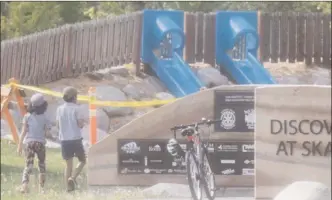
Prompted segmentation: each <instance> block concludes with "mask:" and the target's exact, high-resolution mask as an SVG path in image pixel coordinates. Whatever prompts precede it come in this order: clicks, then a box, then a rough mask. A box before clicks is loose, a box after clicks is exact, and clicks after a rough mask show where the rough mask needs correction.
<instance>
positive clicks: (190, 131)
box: [181, 127, 195, 137]
mask: <svg viewBox="0 0 332 200" xmlns="http://www.w3.org/2000/svg"><path fill="white" fill-rule="evenodd" d="M194 133H195V129H194V128H193V127H187V128H185V129H183V130H182V131H181V135H182V136H183V137H184V136H192V135H194Z"/></svg>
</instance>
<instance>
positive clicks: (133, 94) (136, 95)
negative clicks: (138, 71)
mask: <svg viewBox="0 0 332 200" xmlns="http://www.w3.org/2000/svg"><path fill="white" fill-rule="evenodd" d="M122 91H123V92H124V93H125V94H126V95H127V96H128V97H130V98H132V99H134V100H136V101H139V100H141V99H142V98H144V97H145V96H146V94H145V93H144V91H142V90H141V89H140V88H139V87H137V84H136V85H134V84H128V85H126V86H125V87H124V88H123V89H122Z"/></svg>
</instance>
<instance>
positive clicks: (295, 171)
mask: <svg viewBox="0 0 332 200" xmlns="http://www.w3.org/2000/svg"><path fill="white" fill-rule="evenodd" d="M255 96H256V99H255V111H256V127H255V128H256V131H255V152H256V154H255V167H256V181H255V187H256V199H257V200H258V199H273V197H275V196H276V195H277V194H278V193H279V192H280V191H281V190H283V189H284V188H286V187H287V186H288V185H289V184H292V183H293V182H295V181H316V182H321V183H323V184H325V185H327V186H328V187H331V87H328V86H326V87H324V86H272V87H262V88H256V90H255Z"/></svg>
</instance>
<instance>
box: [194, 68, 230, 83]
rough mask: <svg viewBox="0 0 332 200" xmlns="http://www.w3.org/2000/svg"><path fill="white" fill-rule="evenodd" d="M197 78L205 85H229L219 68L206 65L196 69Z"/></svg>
mask: <svg viewBox="0 0 332 200" xmlns="http://www.w3.org/2000/svg"><path fill="white" fill-rule="evenodd" d="M197 77H198V79H199V80H200V81H201V82H202V83H203V84H204V85H205V86H207V87H215V86H220V85H229V80H228V78H227V77H226V76H224V75H222V74H221V73H220V72H219V70H217V69H216V68H213V67H206V68H201V69H198V70H197Z"/></svg>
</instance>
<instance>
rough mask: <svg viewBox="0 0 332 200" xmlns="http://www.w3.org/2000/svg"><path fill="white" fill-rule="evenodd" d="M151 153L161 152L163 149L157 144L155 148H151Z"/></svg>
mask: <svg viewBox="0 0 332 200" xmlns="http://www.w3.org/2000/svg"><path fill="white" fill-rule="evenodd" d="M149 151H161V147H160V146H159V144H156V145H155V146H149Z"/></svg>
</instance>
